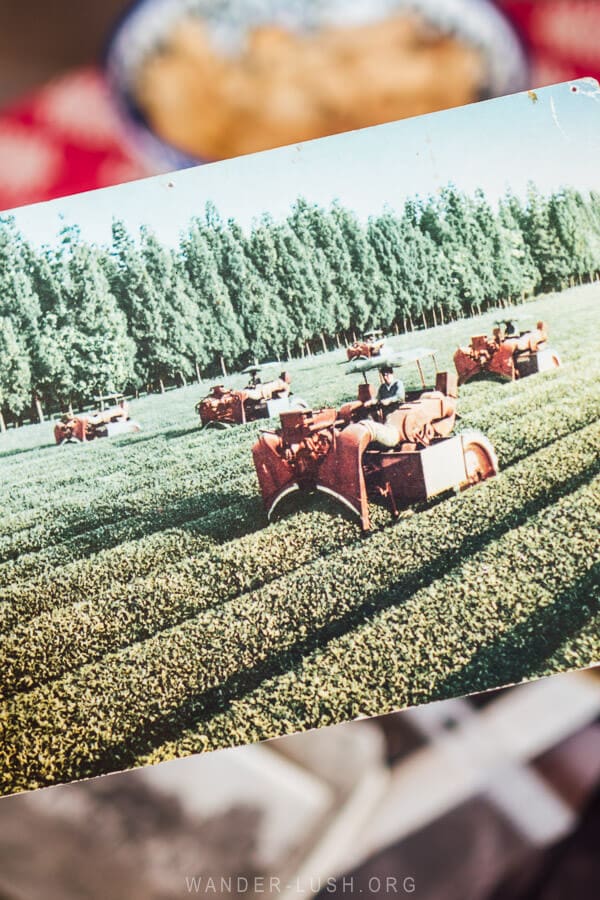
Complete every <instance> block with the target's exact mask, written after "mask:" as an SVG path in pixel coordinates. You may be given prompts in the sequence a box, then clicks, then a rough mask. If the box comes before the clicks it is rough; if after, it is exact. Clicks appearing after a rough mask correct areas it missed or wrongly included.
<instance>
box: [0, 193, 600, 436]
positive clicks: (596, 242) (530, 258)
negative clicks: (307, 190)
mask: <svg viewBox="0 0 600 900" xmlns="http://www.w3.org/2000/svg"><path fill="white" fill-rule="evenodd" d="M599 271H600V195H599V194H596V193H590V194H588V195H586V196H583V195H582V194H581V193H578V192H577V191H575V190H570V189H563V190H560V191H557V192H556V193H554V194H552V195H550V196H543V195H542V194H541V193H540V192H539V191H538V190H537V189H536V188H535V187H534V186H533V185H531V186H530V189H529V193H528V196H527V198H526V199H524V200H521V199H519V198H517V197H516V196H514V195H511V194H507V195H506V196H505V197H504V198H503V199H502V200H501V201H500V202H499V203H498V204H497V205H496V206H494V207H493V206H492V205H491V204H490V203H489V202H488V201H487V200H486V197H485V195H484V193H483V192H482V191H478V192H476V193H475V195H474V196H468V195H466V194H465V193H463V192H461V191H459V190H457V189H456V188H454V187H453V186H448V187H447V188H445V189H444V190H443V191H441V192H440V193H439V194H438V195H437V196H435V197H429V198H427V199H425V200H423V199H412V200H409V201H407V202H406V204H405V206H404V208H403V210H402V211H400V212H397V211H394V210H392V209H386V210H384V211H383V212H382V213H381V214H380V215H377V216H373V217H371V218H370V219H369V220H368V222H366V223H363V222H361V221H359V219H358V218H357V217H356V216H355V215H354V214H353V213H352V212H351V211H349V210H348V209H346V208H345V207H344V206H343V205H342V204H341V203H338V202H335V203H333V204H332V205H331V206H330V207H329V208H327V209H324V208H321V207H319V206H318V205H315V204H311V203H307V202H306V201H305V200H303V199H299V200H298V201H297V202H296V203H295V205H294V206H293V207H292V209H291V211H290V213H289V215H288V216H287V218H286V219H284V220H283V221H274V220H273V219H272V218H271V217H269V216H268V215H264V216H263V217H262V218H260V219H259V220H257V221H256V222H255V223H254V225H253V227H252V229H251V230H250V231H249V233H245V232H244V231H243V230H242V229H241V228H240V226H239V225H238V224H237V223H236V222H235V221H228V222H223V221H222V220H221V218H220V217H219V214H218V212H217V210H216V209H215V207H214V206H212V205H211V204H208V205H207V207H206V208H205V210H204V213H203V215H201V216H198V217H197V218H194V219H192V221H190V222H189V224H188V226H187V227H186V228H185V230H184V231H183V233H182V234H181V237H180V241H179V244H178V246H177V247H176V248H171V247H167V246H165V245H163V244H162V243H161V242H160V241H159V240H158V239H157V237H156V235H155V234H154V233H153V231H152V230H151V229H150V228H148V227H142V228H141V229H140V230H139V233H138V234H132V233H130V231H129V230H128V228H127V227H126V225H125V224H124V222H122V221H120V220H118V219H115V220H114V221H113V226H112V242H111V244H110V246H98V245H96V244H90V243H89V242H87V241H86V240H85V239H84V238H83V237H82V235H81V233H80V231H79V229H78V228H77V227H64V228H63V230H62V232H61V235H60V241H59V242H58V243H57V244H55V245H53V246H47V247H43V248H41V249H39V248H36V247H34V246H33V245H32V244H31V243H30V242H28V240H27V238H26V237H25V236H24V235H23V234H21V233H20V232H19V230H18V229H17V226H16V224H15V222H14V220H12V219H11V218H9V217H4V218H1V217H0V414H1V416H0V427H2V425H3V422H4V421H5V420H16V419H18V418H19V417H22V416H26V415H29V410H33V411H34V413H37V415H38V416H41V415H42V412H43V409H44V410H46V411H51V410H57V409H59V408H62V409H64V408H67V407H68V406H70V405H73V406H80V405H82V404H84V403H87V402H90V400H91V398H92V397H93V396H94V395H96V394H98V393H103V392H104V393H105V392H109V391H112V390H128V391H130V390H135V389H141V388H145V389H151V388H154V389H158V388H160V389H163V388H164V385H165V383H167V382H171V383H172V382H173V381H174V380H176V381H177V382H178V383H182V384H184V383H186V381H187V380H189V379H196V378H197V379H200V378H201V377H202V376H203V375H211V374H213V373H214V372H215V371H216V370H220V371H223V373H226V371H227V369H228V368H232V367H236V366H241V365H243V364H247V363H249V362H251V361H253V360H264V359H266V358H269V359H273V358H278V359H281V360H284V359H289V358H290V357H293V356H298V355H303V354H305V353H309V352H314V351H316V350H318V349H323V350H326V349H328V348H332V347H334V346H339V345H340V344H342V343H344V342H346V341H348V340H350V339H352V338H353V337H354V336H355V335H356V334H358V333H360V332H362V331H364V330H365V329H368V328H383V329H384V330H386V331H388V330H390V329H393V330H395V331H406V330H411V329H414V328H416V327H423V326H428V325H435V324H438V323H442V322H445V321H448V320H451V319H455V318H458V317H462V316H468V315H473V314H475V313H479V312H481V311H482V310H484V309H486V308H488V307H489V306H491V305H496V306H498V305H500V306H502V305H506V304H510V303H511V302H514V301H515V300H517V299H520V298H524V297H525V296H528V295H533V294H535V293H537V292H540V291H551V290H560V289H562V288H564V287H566V286H568V285H570V284H572V283H573V282H574V280H575V281H578V282H581V281H582V280H592V279H595V278H596V277H598V274H599Z"/></svg>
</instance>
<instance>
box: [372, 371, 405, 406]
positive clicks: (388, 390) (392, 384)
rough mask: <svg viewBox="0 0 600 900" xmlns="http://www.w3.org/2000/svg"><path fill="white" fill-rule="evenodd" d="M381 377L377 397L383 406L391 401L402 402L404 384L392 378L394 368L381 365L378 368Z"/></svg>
mask: <svg viewBox="0 0 600 900" xmlns="http://www.w3.org/2000/svg"><path fill="white" fill-rule="evenodd" d="M379 372H380V374H381V378H382V379H383V380H382V382H381V384H380V385H379V390H378V391H377V399H378V400H379V402H380V403H382V404H383V405H384V406H389V405H390V404H391V403H404V399H405V391H404V384H403V383H402V382H401V381H399V380H398V379H397V378H394V370H393V368H392V367H391V366H382V367H381V368H380V370H379Z"/></svg>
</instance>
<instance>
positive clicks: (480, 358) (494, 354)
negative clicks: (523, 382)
mask: <svg viewBox="0 0 600 900" xmlns="http://www.w3.org/2000/svg"><path fill="white" fill-rule="evenodd" d="M547 342H548V332H547V328H546V325H545V323H544V322H538V323H537V327H536V328H535V329H534V330H532V331H519V329H518V327H517V324H516V322H514V321H513V320H510V319H507V320H505V321H503V322H497V323H496V327H495V328H494V331H493V333H492V337H488V336H487V335H485V334H476V335H474V336H473V337H472V338H471V343H470V344H469V346H468V347H459V348H458V350H457V351H456V353H455V354H454V365H455V366H456V371H457V372H458V383H459V384H464V383H465V381H468V380H469V379H470V378H473V377H474V376H475V375H481V374H490V375H499V376H501V377H502V378H508V379H510V380H511V381H515V380H516V379H517V378H525V377H526V376H527V375H534V374H535V373H536V372H545V371H547V370H548V369H555V368H558V366H560V364H561V363H560V358H559V356H558V354H557V353H556V351H555V350H552V349H551V348H550V347H548V343H547Z"/></svg>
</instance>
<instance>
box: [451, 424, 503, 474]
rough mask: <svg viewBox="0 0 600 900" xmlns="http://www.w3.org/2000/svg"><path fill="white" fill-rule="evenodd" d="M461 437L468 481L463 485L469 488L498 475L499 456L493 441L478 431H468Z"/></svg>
mask: <svg viewBox="0 0 600 900" xmlns="http://www.w3.org/2000/svg"><path fill="white" fill-rule="evenodd" d="M460 437H461V440H462V446H463V455H464V459H465V469H466V471H467V481H466V482H465V484H464V485H463V486H462V487H463V488H468V487H470V486H471V485H473V484H477V483H478V482H480V481H485V480H486V478H491V477H492V476H493V475H497V474H498V457H497V456H496V451H495V450H494V447H493V445H492V443H491V441H489V440H488V439H487V438H486V436H485V435H483V434H480V432H478V431H466V432H464V433H463V434H461V436H460Z"/></svg>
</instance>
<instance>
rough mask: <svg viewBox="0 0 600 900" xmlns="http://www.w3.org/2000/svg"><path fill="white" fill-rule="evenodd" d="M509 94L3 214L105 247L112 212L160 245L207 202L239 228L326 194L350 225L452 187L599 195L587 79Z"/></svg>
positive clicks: (597, 121) (592, 89)
mask: <svg viewBox="0 0 600 900" xmlns="http://www.w3.org/2000/svg"><path fill="white" fill-rule="evenodd" d="M536 93H537V101H536V102H534V100H533V99H532V98H531V97H530V96H529V95H528V94H527V93H522V94H515V95H513V96H511V97H503V98H500V99H497V100H489V101H486V102H484V103H478V104H475V105H471V106H465V107H462V108H460V109H454V110H449V111H447V112H442V113H436V114H433V115H429V116H421V117H419V118H415V119H407V120H404V121H402V122H395V123H392V124H389V125H381V126H378V127H376V128H368V129H365V130H363V131H355V132H351V133H349V134H343V135H338V136H335V137H331V138H325V139H323V140H319V141H310V142H308V143H305V144H299V145H295V146H291V147H283V148H281V149H278V150H272V151H270V152H266V153H257V154H254V155H252V156H246V157H242V158H239V159H236V160H228V161H226V162H223V163H215V164H213V165H207V166H201V167H198V168H194V169H187V170H184V171H181V172H177V173H173V174H170V175H160V176H157V177H154V178H149V179H144V180H143V181H138V182H133V183H131V184H127V185H121V186H119V187H115V188H106V189H104V190H101V191H94V192H92V193H87V194H79V195H77V196H75V197H69V198H64V199H60V200H54V201H51V202H49V203H45V204H36V205H34V206H30V207H24V208H21V209H18V210H14V211H13V214H14V216H15V218H16V220H17V223H18V225H19V226H20V228H21V229H22V230H23V232H24V233H25V235H26V236H27V237H28V238H29V239H30V240H32V241H33V242H34V243H36V244H43V243H51V242H53V241H54V240H55V238H56V235H57V233H58V231H59V229H60V227H61V222H60V219H59V215H60V214H62V215H63V216H64V219H65V221H66V222H67V223H77V224H78V225H79V226H80V227H81V230H82V233H83V236H84V237H86V238H87V239H88V240H93V241H97V242H99V243H108V242H109V240H110V227H111V221H112V218H113V215H116V216H118V217H120V218H122V219H124V220H125V222H126V223H127V224H128V226H129V227H130V229H132V230H137V228H138V227H139V225H141V224H147V225H150V226H151V227H152V228H154V230H155V231H156V233H157V234H158V236H159V237H160V238H161V239H162V240H163V241H164V242H165V243H168V244H172V245H174V244H176V243H177V240H178V236H179V233H180V231H181V230H182V229H183V228H184V227H185V225H186V224H187V222H188V221H189V219H190V218H191V217H192V216H193V215H201V214H202V213H203V210H204V206H205V203H206V201H208V200H211V201H212V202H213V203H214V204H215V205H216V207H217V208H218V209H219V211H220V213H221V215H222V217H223V218H224V219H227V218H230V217H232V218H235V219H236V220H237V221H238V222H239V223H240V224H241V225H242V227H244V228H248V227H249V226H250V224H251V222H252V220H253V219H255V218H256V217H258V216H260V215H261V214H262V213H264V212H269V213H271V214H272V215H273V216H274V217H275V218H277V219H279V218H283V217H284V216H286V215H287V213H288V212H289V209H290V206H291V204H292V203H293V202H294V201H295V200H296V199H297V197H299V196H303V197H305V198H306V199H307V200H309V201H315V202H317V203H319V204H320V205H323V206H327V205H329V204H330V203H331V202H332V201H333V200H334V199H338V200H340V201H341V202H342V203H343V204H344V205H345V206H346V207H348V208H350V209H353V210H354V211H355V212H356V213H357V214H358V215H359V216H360V217H361V218H363V219H366V218H367V217H368V216H369V215H371V214H377V213H379V212H380V211H381V210H382V209H383V207H384V206H385V205H386V204H388V205H389V206H391V207H395V208H398V209H400V208H401V207H402V205H403V202H404V200H405V199H406V198H407V197H411V196H414V195H416V194H420V195H421V196H427V195H428V194H431V193H434V192H435V191H437V190H439V188H441V187H442V186H444V185H446V184H448V183H449V182H453V183H454V184H455V185H456V186H457V187H459V188H461V189H463V190H465V191H467V192H468V193H472V192H473V191H474V190H475V189H476V188H478V187H480V188H482V189H483V190H484V191H485V193H486V194H487V196H488V197H489V198H490V200H492V201H495V200H496V199H497V198H498V197H500V196H501V195H502V194H503V193H504V192H505V190H506V189H507V188H511V189H512V191H513V192H515V193H517V194H521V195H522V194H523V193H524V191H525V190H526V186H527V183H528V182H529V181H534V182H535V183H536V184H537V185H538V186H539V188H540V189H541V190H542V191H543V192H544V193H549V192H551V191H553V190H556V189H557V188H559V187H561V186H572V187H575V188H578V189H580V190H583V191H587V190H590V189H595V190H598V191H600V89H599V88H598V85H597V83H596V82H593V81H590V80H584V81H578V82H575V83H571V84H563V85H555V86H553V87H550V88H544V89H541V90H538V91H537V92H536Z"/></svg>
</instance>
